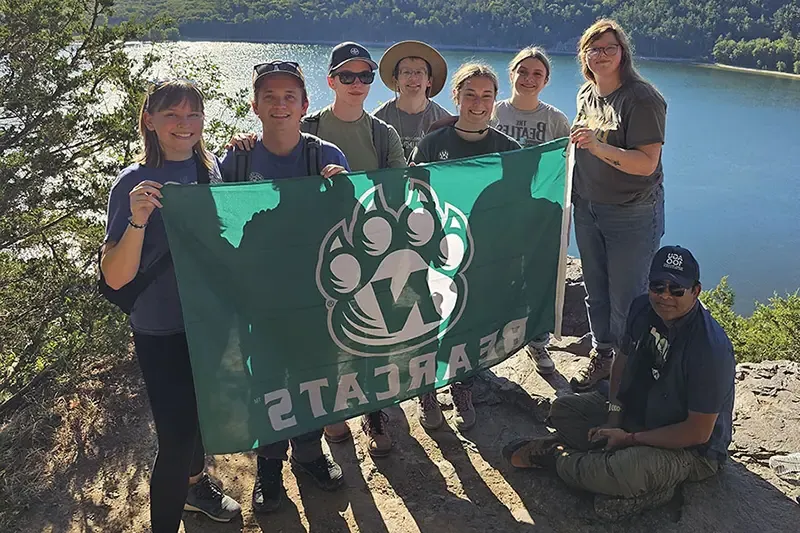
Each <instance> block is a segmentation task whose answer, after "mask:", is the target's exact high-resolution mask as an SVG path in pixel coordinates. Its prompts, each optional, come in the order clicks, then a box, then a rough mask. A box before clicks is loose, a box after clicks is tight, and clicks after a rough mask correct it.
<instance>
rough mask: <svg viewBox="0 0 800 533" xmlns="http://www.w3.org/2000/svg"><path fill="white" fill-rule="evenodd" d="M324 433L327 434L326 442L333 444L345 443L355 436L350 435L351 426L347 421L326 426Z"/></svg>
mask: <svg viewBox="0 0 800 533" xmlns="http://www.w3.org/2000/svg"><path fill="white" fill-rule="evenodd" d="M323 433H324V434H325V440H326V441H328V442H330V443H331V444H338V443H340V442H344V441H346V440H348V439H350V438H351V437H352V436H353V434H352V433H350V426H348V425H347V422H346V421H344V422H336V423H335V424H331V425H329V426H325V429H324V430H323Z"/></svg>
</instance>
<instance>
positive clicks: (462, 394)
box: [450, 383, 477, 431]
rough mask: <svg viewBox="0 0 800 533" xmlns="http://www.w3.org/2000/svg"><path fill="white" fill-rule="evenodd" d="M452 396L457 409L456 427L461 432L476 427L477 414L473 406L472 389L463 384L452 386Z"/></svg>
mask: <svg viewBox="0 0 800 533" xmlns="http://www.w3.org/2000/svg"><path fill="white" fill-rule="evenodd" d="M450 395H451V396H452V397H453V405H454V406H455V408H456V420H455V421H456V427H457V428H458V429H459V431H467V430H468V429H470V428H472V426H474V425H475V419H476V418H477V414H476V413H475V406H474V405H472V388H471V387H468V386H467V387H465V386H464V385H463V384H461V383H453V384H452V385H450Z"/></svg>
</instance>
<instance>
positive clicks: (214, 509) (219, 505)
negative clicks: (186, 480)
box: [183, 472, 242, 522]
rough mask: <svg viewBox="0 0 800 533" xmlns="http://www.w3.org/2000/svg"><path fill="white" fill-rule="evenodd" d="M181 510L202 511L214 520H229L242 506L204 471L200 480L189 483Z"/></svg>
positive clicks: (237, 513)
mask: <svg viewBox="0 0 800 533" xmlns="http://www.w3.org/2000/svg"><path fill="white" fill-rule="evenodd" d="M183 510H184V511H190V512H193V513H203V514H204V515H206V516H207V517H209V518H210V519H211V520H214V521H216V522H230V521H231V520H233V519H234V518H235V517H237V516H238V515H239V514H241V512H242V507H241V506H240V505H239V503H238V502H237V501H236V500H234V499H233V498H231V497H230V496H228V495H227V494H225V493H223V492H222V489H221V488H219V485H217V484H216V483H214V482H213V481H212V480H211V478H210V477H209V476H208V474H206V473H205V472H204V473H203V477H201V478H200V481H198V482H197V483H195V484H193V485H189V493H188V494H187V495H186V503H184V504H183Z"/></svg>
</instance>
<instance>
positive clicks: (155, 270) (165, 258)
mask: <svg viewBox="0 0 800 533" xmlns="http://www.w3.org/2000/svg"><path fill="white" fill-rule="evenodd" d="M194 162H195V166H196V168H197V183H199V184H208V183H209V182H210V179H209V175H208V169H207V168H206V167H205V165H203V162H202V161H200V158H199V157H197V154H195V155H194ZM102 258H103V247H102V246H101V247H100V248H99V249H98V250H97V272H98V279H97V291H98V292H99V293H100V295H101V296H103V297H104V298H105V299H106V300H108V301H109V302H111V303H112V304H114V305H116V306H117V307H119V309H120V311H122V312H123V313H125V314H126V315H130V314H131V311H132V310H133V304H135V303H136V299H137V298H139V295H140V294H142V293H143V292H144V290H145V289H146V288H147V287H148V286H149V285H150V284H151V283H152V282H153V280H155V279H156V278H157V277H158V276H160V275H161V274H162V273H163V272H164V271H165V270H167V267H169V266H170V265H171V264H172V254H171V253H169V251H167V253H165V254H164V255H162V256H161V257H159V258H158V259H157V260H156V261H155V262H154V263H153V264H152V265H150V268H148V269H147V270H145V271H143V272H138V273H137V274H136V277H134V278H133V279H132V280H131V281H129V282H128V283H126V284H125V285H123V286H122V287H120V288H119V289H118V290H114V289H112V288H111V287H109V286H108V284H107V283H106V278H105V276H103V269H102V268H100V262H101V260H102Z"/></svg>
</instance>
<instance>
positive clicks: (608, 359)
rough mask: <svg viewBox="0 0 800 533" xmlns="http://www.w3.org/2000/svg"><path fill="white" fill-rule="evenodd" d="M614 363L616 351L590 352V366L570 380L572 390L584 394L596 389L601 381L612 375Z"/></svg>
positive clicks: (593, 349)
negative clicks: (593, 388)
mask: <svg viewBox="0 0 800 533" xmlns="http://www.w3.org/2000/svg"><path fill="white" fill-rule="evenodd" d="M613 362H614V350H608V351H606V350H597V349H595V348H592V351H591V352H589V364H588V365H587V366H586V367H585V368H583V369H581V371H580V372H578V375H577V376H575V377H573V378H572V379H571V380H569V384H570V386H571V387H572V390H574V391H575V392H584V391H587V390H589V389H591V388H592V387H594V386H595V385H596V384H597V382H598V381H600V380H601V379H607V378H608V376H610V375H611V363H613Z"/></svg>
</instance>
